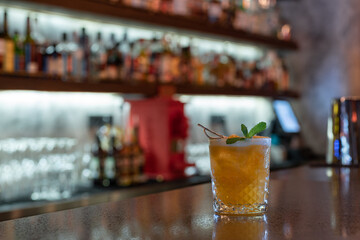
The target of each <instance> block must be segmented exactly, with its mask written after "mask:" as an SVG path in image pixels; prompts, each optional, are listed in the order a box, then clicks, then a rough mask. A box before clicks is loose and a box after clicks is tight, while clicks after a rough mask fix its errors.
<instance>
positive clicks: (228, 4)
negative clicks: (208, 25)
mask: <svg viewBox="0 0 360 240" xmlns="http://www.w3.org/2000/svg"><path fill="white" fill-rule="evenodd" d="M221 8H222V14H221V22H222V23H223V24H224V25H226V26H232V23H233V21H234V18H235V12H236V5H235V0H222V1H221Z"/></svg>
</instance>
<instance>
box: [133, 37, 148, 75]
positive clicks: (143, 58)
mask: <svg viewBox="0 0 360 240" xmlns="http://www.w3.org/2000/svg"><path fill="white" fill-rule="evenodd" d="M138 43H139V46H138V47H139V50H138V51H139V54H138V56H137V58H136V62H137V69H136V71H137V77H135V78H134V79H135V80H138V81H147V77H148V71H149V63H150V56H149V51H148V44H147V41H145V40H144V39H139V41H138Z"/></svg>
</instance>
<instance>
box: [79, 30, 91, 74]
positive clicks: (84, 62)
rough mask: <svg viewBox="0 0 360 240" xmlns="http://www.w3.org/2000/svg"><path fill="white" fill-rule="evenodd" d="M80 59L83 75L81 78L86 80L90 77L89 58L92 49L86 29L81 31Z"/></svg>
mask: <svg viewBox="0 0 360 240" xmlns="http://www.w3.org/2000/svg"><path fill="white" fill-rule="evenodd" d="M78 54H79V56H78V57H79V58H80V59H81V73H80V76H81V78H82V80H84V79H85V78H86V77H88V75H89V57H90V47H89V36H88V35H87V33H86V29H85V28H82V29H81V35H80V38H79V53H78Z"/></svg>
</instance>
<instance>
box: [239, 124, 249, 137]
mask: <svg viewBox="0 0 360 240" xmlns="http://www.w3.org/2000/svg"><path fill="white" fill-rule="evenodd" d="M241 131H242V133H243V134H244V137H248V129H247V127H246V126H245V125H244V124H241Z"/></svg>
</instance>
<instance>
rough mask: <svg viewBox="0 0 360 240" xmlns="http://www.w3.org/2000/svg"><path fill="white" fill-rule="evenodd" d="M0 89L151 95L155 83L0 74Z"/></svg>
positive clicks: (155, 90)
mask: <svg viewBox="0 0 360 240" xmlns="http://www.w3.org/2000/svg"><path fill="white" fill-rule="evenodd" d="M0 90H35V91H50V92H98V93H125V94H141V95H144V96H152V95H155V94H156V92H157V88H156V85H155V84H151V83H145V82H144V83H136V84H125V83H120V82H118V81H116V82H115V81H112V82H111V81H108V82H101V83H96V82H70V81H62V80H61V79H60V78H53V77H49V76H45V75H29V74H0Z"/></svg>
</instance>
